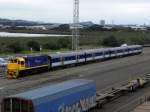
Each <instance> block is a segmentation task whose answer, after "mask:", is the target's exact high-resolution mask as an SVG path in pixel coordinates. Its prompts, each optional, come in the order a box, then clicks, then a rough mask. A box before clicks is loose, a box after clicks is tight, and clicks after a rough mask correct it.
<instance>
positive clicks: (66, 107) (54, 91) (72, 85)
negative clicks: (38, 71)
mask: <svg viewBox="0 0 150 112" xmlns="http://www.w3.org/2000/svg"><path fill="white" fill-rule="evenodd" d="M95 106H96V85H95V82H94V81H91V80H85V79H76V80H70V81H66V82H63V83H59V84H55V85H49V86H45V87H42V88H39V89H35V90H31V91H28V92H24V93H21V94H17V95H13V96H9V97H6V98H4V99H3V101H2V112H84V111H87V110H89V109H90V108H92V107H95Z"/></svg>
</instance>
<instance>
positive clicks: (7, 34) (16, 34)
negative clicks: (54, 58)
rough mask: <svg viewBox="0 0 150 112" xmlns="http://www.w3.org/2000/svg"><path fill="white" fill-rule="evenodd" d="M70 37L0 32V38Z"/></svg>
mask: <svg viewBox="0 0 150 112" xmlns="http://www.w3.org/2000/svg"><path fill="white" fill-rule="evenodd" d="M66 36H71V35H62V34H28V33H8V32H0V37H66Z"/></svg>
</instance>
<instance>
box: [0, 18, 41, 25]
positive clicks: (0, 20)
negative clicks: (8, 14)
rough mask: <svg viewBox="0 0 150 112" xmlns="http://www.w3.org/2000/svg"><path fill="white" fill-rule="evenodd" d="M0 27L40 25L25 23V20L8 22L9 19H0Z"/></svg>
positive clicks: (32, 22)
mask: <svg viewBox="0 0 150 112" xmlns="http://www.w3.org/2000/svg"><path fill="white" fill-rule="evenodd" d="M0 24H1V25H9V26H33V25H38V24H40V23H38V22H34V21H26V20H10V19H1V18H0Z"/></svg>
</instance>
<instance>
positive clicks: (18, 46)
mask: <svg viewBox="0 0 150 112" xmlns="http://www.w3.org/2000/svg"><path fill="white" fill-rule="evenodd" d="M7 48H8V50H10V51H11V52H14V53H19V52H21V51H22V50H23V47H22V46H21V43H20V42H19V41H16V42H13V43H11V44H9V45H8V46H7Z"/></svg>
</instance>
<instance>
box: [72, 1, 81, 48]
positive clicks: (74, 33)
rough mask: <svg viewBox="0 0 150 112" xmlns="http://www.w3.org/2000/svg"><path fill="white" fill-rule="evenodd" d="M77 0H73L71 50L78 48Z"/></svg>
mask: <svg viewBox="0 0 150 112" xmlns="http://www.w3.org/2000/svg"><path fill="white" fill-rule="evenodd" d="M79 25H80V24H79V0H74V7H73V28H72V50H78V48H79Z"/></svg>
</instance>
